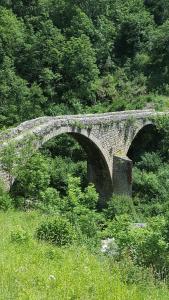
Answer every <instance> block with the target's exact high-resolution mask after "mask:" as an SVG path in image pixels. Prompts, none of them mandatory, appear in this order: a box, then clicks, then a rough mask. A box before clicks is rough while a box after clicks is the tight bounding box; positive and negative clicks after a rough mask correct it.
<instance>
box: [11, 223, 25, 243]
mask: <svg viewBox="0 0 169 300" xmlns="http://www.w3.org/2000/svg"><path fill="white" fill-rule="evenodd" d="M28 240H29V234H28V232H27V231H26V230H24V229H23V228H22V227H20V226H17V227H16V229H15V230H13V231H12V232H11V242H15V243H19V244H21V243H25V242H28Z"/></svg>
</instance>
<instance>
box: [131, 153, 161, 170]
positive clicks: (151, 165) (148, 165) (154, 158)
mask: <svg viewBox="0 0 169 300" xmlns="http://www.w3.org/2000/svg"><path fill="white" fill-rule="evenodd" d="M161 164H162V159H161V157H160V156H159V154H158V153H155V152H152V153H145V154H144V155H143V156H142V157H141V161H140V162H138V163H137V164H136V166H137V167H138V168H139V169H140V170H146V171H148V172H154V171H157V170H158V168H159V167H160V166H161Z"/></svg>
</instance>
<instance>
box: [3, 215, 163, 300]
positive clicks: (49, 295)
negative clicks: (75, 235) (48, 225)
mask: <svg viewBox="0 0 169 300" xmlns="http://www.w3.org/2000/svg"><path fill="white" fill-rule="evenodd" d="M44 218H45V216H42V215H40V214H38V213H37V212H13V211H9V212H7V213H2V212H1V213H0V239H1V241H0V299H2V300H7V299H9V300H15V299H17V300H18V299H19V300H20V299H21V300H42V299H44V300H50V299H54V300H57V299H59V300H62V299H63V300H64V299H70V300H74V299H82V300H88V299H90V300H92V299H95V300H102V299H104V300H115V299H116V300H118V299H120V300H142V299H145V300H150V299H152V300H156V299H158V300H160V299H161V300H165V299H167V300H168V299H169V290H168V289H167V286H166V285H165V284H164V283H159V284H155V282H154V280H153V279H152V278H151V276H148V277H147V279H145V278H143V279H142V280H141V279H140V277H139V276H137V275H138V274H137V270H136V273H135V274H136V280H135V281H134V280H133V275H131V276H132V280H130V274H132V272H131V269H130V264H128V265H126V264H124V263H115V262H113V261H112V259H110V258H106V257H104V256H102V255H99V254H92V253H90V252H89V251H88V250H87V249H86V248H85V247H80V246H79V247H78V246H76V245H74V246H71V247H68V248H57V247H55V246H52V245H50V244H47V243H41V242H38V241H36V239H35V238H34V232H35V228H36V227H37V225H38V224H39V223H40V222H41V221H42V219H44ZM18 228H19V229H20V228H22V230H24V231H25V232H26V233H27V234H28V236H29V238H28V239H26V240H23V241H21V242H17V241H16V242H15V241H13V240H11V232H15V231H17V230H18Z"/></svg>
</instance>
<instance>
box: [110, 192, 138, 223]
mask: <svg viewBox="0 0 169 300" xmlns="http://www.w3.org/2000/svg"><path fill="white" fill-rule="evenodd" d="M104 212H105V215H106V217H108V218H109V219H113V218H114V217H115V216H116V215H123V214H130V215H132V216H133V217H135V216H136V211H135V208H134V205H133V200H132V198H130V197H128V196H125V195H119V196H118V195H114V196H113V197H112V198H111V199H110V200H109V201H108V207H107V209H105V211H104Z"/></svg>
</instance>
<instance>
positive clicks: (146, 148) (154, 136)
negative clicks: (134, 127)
mask: <svg viewBox="0 0 169 300" xmlns="http://www.w3.org/2000/svg"><path fill="white" fill-rule="evenodd" d="M160 140H161V137H160V134H159V132H158V130H157V128H156V126H155V125H154V124H152V123H149V124H146V125H145V126H143V127H142V128H141V129H140V130H139V131H138V132H137V134H136V135H135V137H134V139H133V141H132V143H131V145H130V147H129V149H128V152H127V156H128V157H129V158H130V159H131V160H132V161H133V163H135V162H137V161H139V160H140V157H141V156H142V155H143V154H144V153H145V152H155V151H156V150H157V148H158V147H159V144H160Z"/></svg>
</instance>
